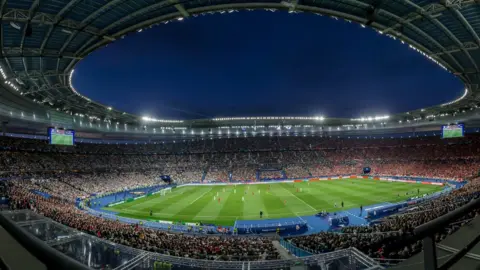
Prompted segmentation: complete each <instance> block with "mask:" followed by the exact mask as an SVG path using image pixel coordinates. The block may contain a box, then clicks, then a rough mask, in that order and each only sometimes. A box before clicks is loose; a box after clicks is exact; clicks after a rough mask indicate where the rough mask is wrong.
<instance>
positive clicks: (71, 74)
mask: <svg viewBox="0 0 480 270" xmlns="http://www.w3.org/2000/svg"><path fill="white" fill-rule="evenodd" d="M74 72H75V69H72V71H70V76H69V77H68V85H69V86H70V89H72V91H73V93H75V94H76V95H77V96H79V97H81V98H83V99H85V100H87V101H89V102H91V100H90V99H89V98H87V97H85V96H83V95H81V94H80V93H78V92H77V90H76V89H75V87H73V84H72V77H73V73H74Z"/></svg>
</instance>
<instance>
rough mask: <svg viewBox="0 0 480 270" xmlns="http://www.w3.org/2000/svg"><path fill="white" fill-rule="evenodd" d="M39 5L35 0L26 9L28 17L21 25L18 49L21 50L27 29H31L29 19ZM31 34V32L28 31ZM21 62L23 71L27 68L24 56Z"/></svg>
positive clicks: (38, 0) (38, 1) (37, 0)
mask: <svg viewBox="0 0 480 270" xmlns="http://www.w3.org/2000/svg"><path fill="white" fill-rule="evenodd" d="M39 6H40V0H35V1H34V2H33V4H32V6H31V7H30V9H29V10H28V18H27V22H25V25H24V26H23V32H22V40H21V41H20V50H22V51H23V45H24V44H25V38H26V37H27V31H28V29H30V30H31V25H30V21H31V20H32V17H33V16H34V15H35V12H36V11H37V9H38V7H39ZM30 34H31V33H30ZM22 63H23V68H24V69H25V71H27V70H28V67H27V63H26V61H25V58H23V57H22Z"/></svg>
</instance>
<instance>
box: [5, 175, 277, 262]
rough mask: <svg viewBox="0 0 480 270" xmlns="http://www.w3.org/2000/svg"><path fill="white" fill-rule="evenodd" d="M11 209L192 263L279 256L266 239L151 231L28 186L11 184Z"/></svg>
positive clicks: (269, 258)
mask: <svg viewBox="0 0 480 270" xmlns="http://www.w3.org/2000/svg"><path fill="white" fill-rule="evenodd" d="M11 184H12V185H11V186H10V188H9V189H10V192H9V195H10V205H11V209H31V210H33V211H35V212H37V213H40V214H42V215H44V216H46V217H49V218H52V219H53V220H55V221H57V222H60V223H62V224H64V225H67V226H69V227H72V228H75V229H77V230H80V231H83V232H85V233H89V234H91V235H95V236H97V237H100V238H104V239H107V240H110V241H113V242H115V243H119V244H123V245H127V246H132V247H135V248H139V249H143V250H147V251H152V252H157V253H162V254H167V255H173V256H180V257H188V258H194V259H208V260H242V261H243V260H271V259H278V258H279V254H278V252H277V250H276V249H275V247H274V246H273V244H272V242H271V240H270V239H268V238H264V237H253V238H241V237H222V236H191V235H183V234H172V233H168V232H165V231H160V230H153V229H148V228H144V227H141V226H139V225H134V226H132V225H130V224H125V223H122V222H120V221H113V220H108V219H104V218H101V217H95V216H92V215H89V214H88V213H86V212H84V211H82V210H79V209H77V208H76V207H75V206H74V204H72V203H70V202H66V201H65V200H63V199H59V198H56V197H51V198H49V199H47V198H44V197H43V196H40V195H37V194H34V193H32V192H30V191H29V189H28V187H29V186H28V185H26V186H25V185H23V183H22V184H17V183H15V182H12V183H11Z"/></svg>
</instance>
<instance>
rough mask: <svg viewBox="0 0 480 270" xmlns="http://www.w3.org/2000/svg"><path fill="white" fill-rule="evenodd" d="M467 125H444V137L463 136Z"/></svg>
mask: <svg viewBox="0 0 480 270" xmlns="http://www.w3.org/2000/svg"><path fill="white" fill-rule="evenodd" d="M464 130H465V126H464V125H463V124H456V125H446V126H442V138H444V139H448V138H459V137H463V134H464Z"/></svg>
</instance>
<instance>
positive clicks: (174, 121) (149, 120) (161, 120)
mask: <svg viewBox="0 0 480 270" xmlns="http://www.w3.org/2000/svg"><path fill="white" fill-rule="evenodd" d="M142 120H143V121H145V122H160V123H183V121H182V120H164V119H155V118H151V117H148V116H144V117H142Z"/></svg>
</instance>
